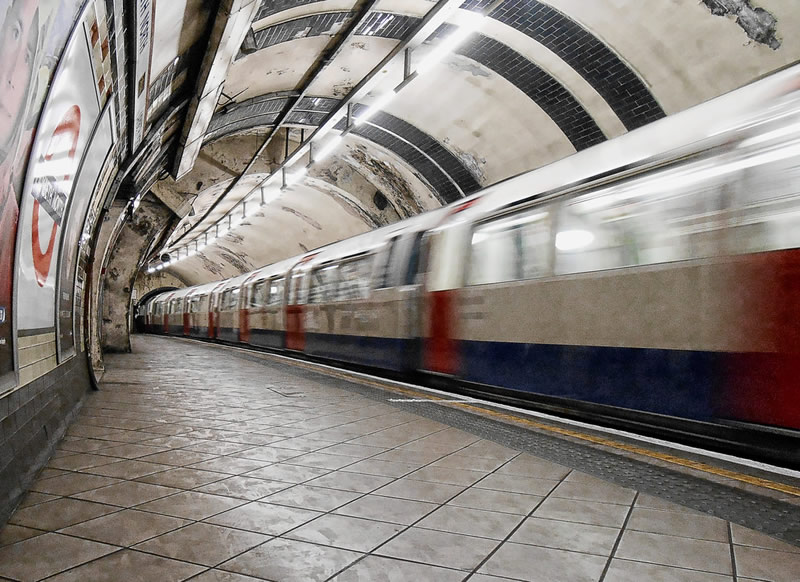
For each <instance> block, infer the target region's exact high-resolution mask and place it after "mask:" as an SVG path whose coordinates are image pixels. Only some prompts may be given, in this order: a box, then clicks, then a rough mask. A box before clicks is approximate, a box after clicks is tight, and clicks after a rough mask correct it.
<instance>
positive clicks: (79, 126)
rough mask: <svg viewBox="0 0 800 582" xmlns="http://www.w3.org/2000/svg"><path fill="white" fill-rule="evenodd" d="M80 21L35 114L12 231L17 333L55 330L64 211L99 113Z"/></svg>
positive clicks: (88, 49)
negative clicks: (14, 236)
mask: <svg viewBox="0 0 800 582" xmlns="http://www.w3.org/2000/svg"><path fill="white" fill-rule="evenodd" d="M84 29H85V24H82V25H81V27H80V28H79V30H77V31H76V34H73V35H72V37H71V38H70V40H69V42H68V43H67V47H66V49H65V50H64V53H63V55H62V57H61V61H60V62H59V65H58V71H57V73H56V75H55V78H54V79H53V82H52V85H51V86H50V90H49V92H48V95H47V101H46V103H45V106H44V110H43V111H42V114H41V116H40V118H39V122H38V126H37V133H36V138H35V140H34V143H33V146H32V149H31V155H30V161H29V165H28V171H27V173H26V177H25V186H24V189H23V192H22V200H21V204H20V213H19V224H18V231H17V255H16V256H17V265H16V299H17V303H16V309H17V314H16V320H17V334H18V335H19V336H20V337H22V336H32V335H38V334H42V333H48V332H50V333H51V332H53V331H55V326H56V314H55V307H56V280H57V270H58V269H57V264H56V263H57V261H58V257H59V256H60V254H61V242H62V237H63V232H62V230H63V227H64V219H65V212H66V210H67V208H68V207H69V204H70V199H71V197H72V195H73V190H74V186H75V182H76V178H77V174H78V171H79V168H80V166H81V161H82V159H83V157H84V154H85V152H86V148H87V145H88V143H89V139H90V137H91V135H92V132H93V130H94V127H95V124H96V122H97V119H98V117H99V115H100V103H99V100H98V95H97V89H96V83H95V78H94V73H93V63H92V47H91V44H90V34H87V32H88V31H86V30H84Z"/></svg>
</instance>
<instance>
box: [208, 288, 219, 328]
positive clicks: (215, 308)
mask: <svg viewBox="0 0 800 582" xmlns="http://www.w3.org/2000/svg"><path fill="white" fill-rule="evenodd" d="M219 296H220V294H219V293H217V292H216V290H215V291H212V293H211V299H210V300H209V302H208V337H209V339H216V338H217V322H218V321H219Z"/></svg>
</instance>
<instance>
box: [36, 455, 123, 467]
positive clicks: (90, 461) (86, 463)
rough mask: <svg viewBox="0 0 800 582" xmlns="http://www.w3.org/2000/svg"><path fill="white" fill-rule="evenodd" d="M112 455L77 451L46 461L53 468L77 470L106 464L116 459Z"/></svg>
mask: <svg viewBox="0 0 800 582" xmlns="http://www.w3.org/2000/svg"><path fill="white" fill-rule="evenodd" d="M118 460H119V459H116V458H114V457H104V456H103V455H93V454H91V453H77V454H75V455H70V456H68V457H64V458H61V459H53V460H51V461H49V462H48V463H47V466H48V467H51V468H53V469H64V470H66V471H79V470H81V469H88V468H90V467H98V466H100V465H108V464H109V463H113V462H115V461H118Z"/></svg>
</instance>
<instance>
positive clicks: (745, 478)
mask: <svg viewBox="0 0 800 582" xmlns="http://www.w3.org/2000/svg"><path fill="white" fill-rule="evenodd" d="M293 363H294V364H296V365H298V366H299V367H302V368H306V369H309V370H314V371H317V372H321V373H323V374H326V375H328V376H334V377H337V378H340V379H342V380H348V381H350V382H356V383H359V384H364V385H366V386H372V387H374V388H380V389H381V390H388V391H389V392H394V393H398V394H405V395H407V396H414V397H415V398H419V397H423V398H426V399H428V400H431V401H432V402H439V403H442V404H448V405H452V406H459V407H461V408H464V409H467V410H470V411H471V412H474V413H476V414H481V415H484V416H491V417H494V418H497V419H500V420H503V421H506V422H511V423H514V424H522V425H525V426H527V427H530V428H537V429H539V430H545V431H548V432H552V433H556V434H560V435H562V436H568V437H572V438H576V439H580V440H583V441H588V442H590V443H594V444H597V445H603V446H606V447H611V448H614V449H618V450H621V451H627V452H629V453H636V454H638V455H644V456H646V457H651V458H653V459H658V460H659V461H665V462H667V463H673V464H675V465H680V466H682V467H689V468H690V469H696V470H698V471H703V472H705V473H710V474H712V475H717V476H719V477H727V478H728V479H733V480H735V481H741V482H742V483H748V484H750V485H755V486H757V487H764V488H766V489H772V490H774V491H780V492H781V493H787V494H789V495H795V496H797V497H800V487H794V486H792V485H786V484H784V483H776V482H775V481H770V480H769V479H762V478H761V477H753V476H752V475H746V474H744V473H739V472H737V471H730V470H728V469H722V468H719V467H714V466H712V465H708V464H706V463H701V462H699V461H692V460H690V459H684V458H682V457H676V456H675V455H670V454H667V453H659V452H657V451H652V450H650V449H645V448H643V447H639V446H637V445H629V444H627V443H622V442H619V441H615V440H612V439H609V438H606V437H600V436H594V435H590V434H585V433H582V432H578V431H576V430H572V429H568V428H561V427H558V426H552V425H549V424H545V423H543V422H538V421H535V420H531V419H529V418H524V417H519V416H514V415H512V414H507V413H505V412H499V411H496V410H491V409H486V408H481V407H479V406H475V405H472V404H469V403H466V402H458V401H453V400H448V399H446V398H442V397H440V396H436V395H433V394H427V393H425V392H420V391H418V390H414V389H409V388H401V387H399V386H392V385H390V384H384V383H382V382H376V381H374V380H367V379H366V378H359V377H358V376H354V375H351V374H347V373H343V372H338V371H335V370H330V369H326V368H322V367H320V366H315V365H313V364H308V363H306V362H300V361H298V360H294V361H293Z"/></svg>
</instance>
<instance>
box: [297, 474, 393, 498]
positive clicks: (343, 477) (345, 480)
mask: <svg viewBox="0 0 800 582" xmlns="http://www.w3.org/2000/svg"><path fill="white" fill-rule="evenodd" d="M391 481H392V478H391V477H380V476H378V475H364V474H361V473H348V472H347V471H334V472H333V473H328V474H327V475H323V476H322V477H317V478H316V479H312V480H311V481H308V482H307V483H306V484H307V485H312V486H315V487H327V488H330V489H341V490H343V491H356V492H358V493H369V492H370V491H374V490H375V489H378V488H379V487H383V486H384V485H386V484H387V483H391Z"/></svg>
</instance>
